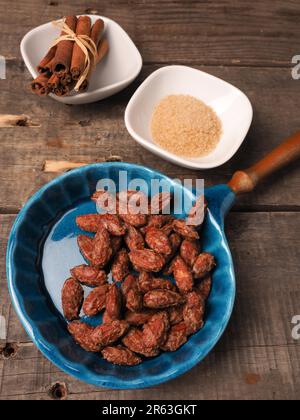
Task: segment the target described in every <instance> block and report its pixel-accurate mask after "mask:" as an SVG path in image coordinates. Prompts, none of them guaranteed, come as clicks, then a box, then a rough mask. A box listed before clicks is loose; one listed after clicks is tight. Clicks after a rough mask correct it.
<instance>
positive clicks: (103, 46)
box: [31, 16, 108, 96]
mask: <svg viewBox="0 0 300 420" xmlns="http://www.w3.org/2000/svg"><path fill="white" fill-rule="evenodd" d="M64 23H65V25H67V26H68V27H69V28H70V29H71V31H73V33H74V34H76V37H78V38H79V39H81V38H80V37H82V38H85V40H86V39H87V41H89V40H91V41H92V42H90V44H93V45H94V46H95V47H96V49H95V54H91V52H89V53H88V54H89V60H90V66H89V69H88V72H86V60H87V57H86V53H85V52H84V51H83V49H82V48H81V47H80V45H78V43H76V42H75V40H70V39H62V40H61V41H59V42H58V43H57V44H55V45H53V46H52V47H51V48H50V49H49V51H48V52H47V54H46V55H45V57H44V58H43V59H42V60H41V61H40V63H39V64H38V66H37V70H38V72H39V76H38V77H37V78H36V79H34V80H33V81H32V82H31V91H32V92H33V93H36V94H37V95H39V96H46V95H48V94H49V93H54V94H55V95H57V96H66V95H68V94H69V93H70V92H71V91H72V90H73V89H74V88H75V87H76V86H77V88H76V90H78V91H79V92H84V91H85V90H86V89H87V88H88V86H89V80H90V77H91V74H92V72H93V69H94V68H95V66H96V65H97V64H98V63H99V62H100V61H101V60H102V59H103V57H104V56H105V55H106V54H107V52H108V42H107V40H106V39H103V38H101V36H102V33H103V29H104V22H103V20H102V19H97V20H96V22H95V23H94V24H93V25H92V24H91V19H90V18H89V16H80V17H79V18H77V17H76V16H67V17H66V18H65V19H64ZM65 30H67V28H65ZM64 35H67V34H66V33H65V32H64V31H63V30H62V32H61V35H60V37H64ZM87 37H88V38H87ZM85 73H87V74H86V75H85V77H84V78H83V75H84V74H85ZM78 81H79V86H78Z"/></svg>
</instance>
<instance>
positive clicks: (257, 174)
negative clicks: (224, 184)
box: [228, 131, 300, 194]
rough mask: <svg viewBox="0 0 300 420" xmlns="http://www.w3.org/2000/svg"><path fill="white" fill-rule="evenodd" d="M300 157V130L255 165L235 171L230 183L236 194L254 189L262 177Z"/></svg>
mask: <svg viewBox="0 0 300 420" xmlns="http://www.w3.org/2000/svg"><path fill="white" fill-rule="evenodd" d="M298 158H300V131H298V132H297V133H296V134H294V135H293V136H292V137H289V138H288V139H287V140H285V141H284V142H283V143H282V144H280V145H279V146H278V147H276V149H274V150H273V151H272V152H271V153H269V154H268V155H267V156H266V157H264V158H263V159H262V160H260V161H259V162H258V163H256V164H255V165H253V166H251V167H250V168H248V169H245V170H244V171H237V172H235V174H234V175H233V177H232V179H231V180H230V181H229V183H228V185H229V187H230V188H231V189H232V190H233V191H234V192H235V193H236V194H242V193H245V192H249V191H252V190H253V189H254V188H255V186H256V185H257V184H258V183H259V182H260V181H261V180H262V179H264V178H266V177H267V176H268V175H271V174H272V173H273V172H275V171H277V170H278V169H281V168H283V167H284V166H286V165H288V164H289V163H291V162H293V161H295V160H296V159H298Z"/></svg>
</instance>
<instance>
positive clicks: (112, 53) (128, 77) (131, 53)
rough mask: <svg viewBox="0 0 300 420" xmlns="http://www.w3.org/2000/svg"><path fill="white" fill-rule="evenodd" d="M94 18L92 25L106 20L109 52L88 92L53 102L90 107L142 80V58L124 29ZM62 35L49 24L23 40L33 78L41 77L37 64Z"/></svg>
mask: <svg viewBox="0 0 300 420" xmlns="http://www.w3.org/2000/svg"><path fill="white" fill-rule="evenodd" d="M90 18H91V20H92V23H94V22H95V20H96V19H98V18H101V19H103V21H104V24H105V29H104V30H105V37H106V38H107V39H108V43H109V52H108V54H107V56H106V57H105V58H104V59H103V61H102V62H100V63H99V64H98V65H97V67H96V69H95V71H94V72H93V75H92V77H91V80H90V86H89V89H88V91H86V92H84V93H76V92H73V93H72V94H71V95H70V96H65V97H58V96H56V95H52V94H51V95H50V96H51V97H52V98H53V99H56V100H57V101H59V102H63V103H65V104H72V105H79V104H86V103H90V102H95V101H99V100H100V99H104V98H107V97H108V96H111V95H114V94H115V93H117V92H119V91H120V90H122V89H124V88H125V87H126V86H128V85H129V84H130V83H131V82H132V81H133V80H134V79H135V78H136V77H137V76H138V74H139V72H140V71H141V68H142V57H141V54H140V53H139V51H138V49H137V48H136V46H135V45H134V43H133V41H132V40H131V38H130V37H129V36H128V34H127V33H126V32H125V31H124V29H122V28H121V26H120V25H118V24H117V23H116V22H114V21H113V20H111V19H108V18H106V17H103V16H95V15H90ZM59 33H60V31H59V29H57V28H55V27H54V26H53V25H52V23H51V22H49V23H45V24H44V25H41V26H38V27H37V28H35V29H32V30H31V31H30V32H28V33H27V34H26V35H25V36H24V38H23V39H22V41H21V54H22V57H23V60H24V62H25V64H26V66H27V68H28V70H29V71H30V73H31V75H32V77H33V78H35V77H36V76H37V75H38V72H37V70H36V66H37V64H38V63H39V61H40V60H41V59H42V57H43V56H44V55H45V54H46V52H47V51H48V49H49V46H50V44H51V42H52V41H54V39H55V38H57V37H58V36H59Z"/></svg>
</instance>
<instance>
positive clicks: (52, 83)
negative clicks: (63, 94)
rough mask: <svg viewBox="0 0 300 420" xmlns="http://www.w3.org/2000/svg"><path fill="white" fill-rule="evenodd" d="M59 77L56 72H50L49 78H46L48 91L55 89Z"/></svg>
mask: <svg viewBox="0 0 300 420" xmlns="http://www.w3.org/2000/svg"><path fill="white" fill-rule="evenodd" d="M59 82H60V80H59V77H58V76H57V75H56V74H52V76H51V77H50V79H49V80H48V88H49V90H50V91H52V90H54V89H56V88H57V87H58V85H59Z"/></svg>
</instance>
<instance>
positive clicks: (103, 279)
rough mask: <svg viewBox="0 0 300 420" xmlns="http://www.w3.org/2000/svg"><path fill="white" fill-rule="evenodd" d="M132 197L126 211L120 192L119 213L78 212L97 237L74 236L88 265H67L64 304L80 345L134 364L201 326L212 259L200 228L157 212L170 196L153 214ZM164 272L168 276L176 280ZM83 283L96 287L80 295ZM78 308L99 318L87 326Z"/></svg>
mask: <svg viewBox="0 0 300 420" xmlns="http://www.w3.org/2000/svg"><path fill="white" fill-rule="evenodd" d="M104 193H105V192H104V191H97V192H96V193H95V194H94V195H93V196H92V199H93V200H94V201H96V202H97V200H99V196H101V194H104ZM120 194H121V193H120ZM134 194H140V193H137V192H136V191H134V192H132V191H129V192H128V195H126V197H129V198H130V197H132V196H133V195H134ZM160 194H162V193H160ZM129 198H126V200H128V201H127V202H126V204H127V211H126V213H125V212H123V207H122V211H121V206H120V204H119V202H120V201H119V199H120V197H119V196H118V195H117V197H116V199H117V206H116V208H117V214H109V213H104V214H98V213H95V214H87V215H83V216H78V217H77V219H76V222H77V225H78V226H79V227H80V228H81V229H82V230H84V231H87V232H92V233H95V236H94V237H91V236H87V235H79V236H78V238H77V240H78V246H79V248H80V251H81V253H82V255H83V256H84V258H85V260H86V261H87V262H88V264H87V265H85V264H83V265H79V266H77V267H74V268H73V269H71V275H72V277H71V278H69V279H67V280H66V281H65V283H64V286H63V289H62V306H63V311H64V315H65V317H66V319H67V320H68V321H70V322H69V324H68V330H69V332H70V333H71V335H72V336H73V338H74V340H75V341H76V342H77V343H78V344H79V345H80V346H81V347H82V348H84V349H85V350H86V351H91V352H102V355H103V357H104V358H105V359H106V360H108V361H110V362H112V363H115V364H118V365H127V366H133V365H136V364H139V363H141V362H142V356H143V357H153V356H157V355H158V354H159V353H160V351H175V350H177V349H178V348H179V347H180V346H181V345H182V344H184V343H185V342H186V341H187V338H188V336H189V335H191V334H193V333H195V332H196V331H198V330H199V329H201V328H202V327H203V324H204V322H203V319H204V313H205V302H206V300H207V298H208V296H209V293H210V290H211V277H210V272H211V271H212V270H213V268H214V267H215V259H214V257H213V256H212V255H211V254H208V253H205V252H201V245H200V237H199V228H200V226H197V228H196V227H195V226H191V225H188V224H187V223H186V221H185V220H183V219H175V218H174V217H172V216H170V215H166V214H161V213H162V210H163V207H164V206H165V205H166V202H168V200H169V201H170V200H171V196H170V195H169V196H168V197H167V200H166V196H164V197H163V196H162V195H161V196H159V197H157V198H158V200H157V203H159V204H158V206H159V208H158V213H160V214H152V215H151V214H150V215H149V214H144V213H139V214H133V213H132V212H131V211H130V204H129ZM133 270H134V271H133ZM110 272H111V273H112V277H113V280H114V282H113V284H109V283H108V275H109V273H110ZM133 273H134V274H133ZM157 273H160V275H159V276H158V275H157ZM164 276H173V277H174V279H175V284H174V283H173V282H172V281H171V280H170V279H169V278H165V277H164ZM117 283H121V286H120V287H118V286H117ZM82 285H86V286H89V287H92V288H93V290H92V291H91V292H90V293H89V295H88V296H87V297H86V298H85V300H84V299H83V295H84V291H83V288H82ZM81 309H82V310H83V312H84V314H85V315H87V316H94V315H97V314H98V313H99V312H101V311H103V310H104V313H103V323H102V324H101V325H99V326H97V327H92V326H90V325H88V324H87V323H85V322H83V321H81V320H79V314H80V312H81Z"/></svg>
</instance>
